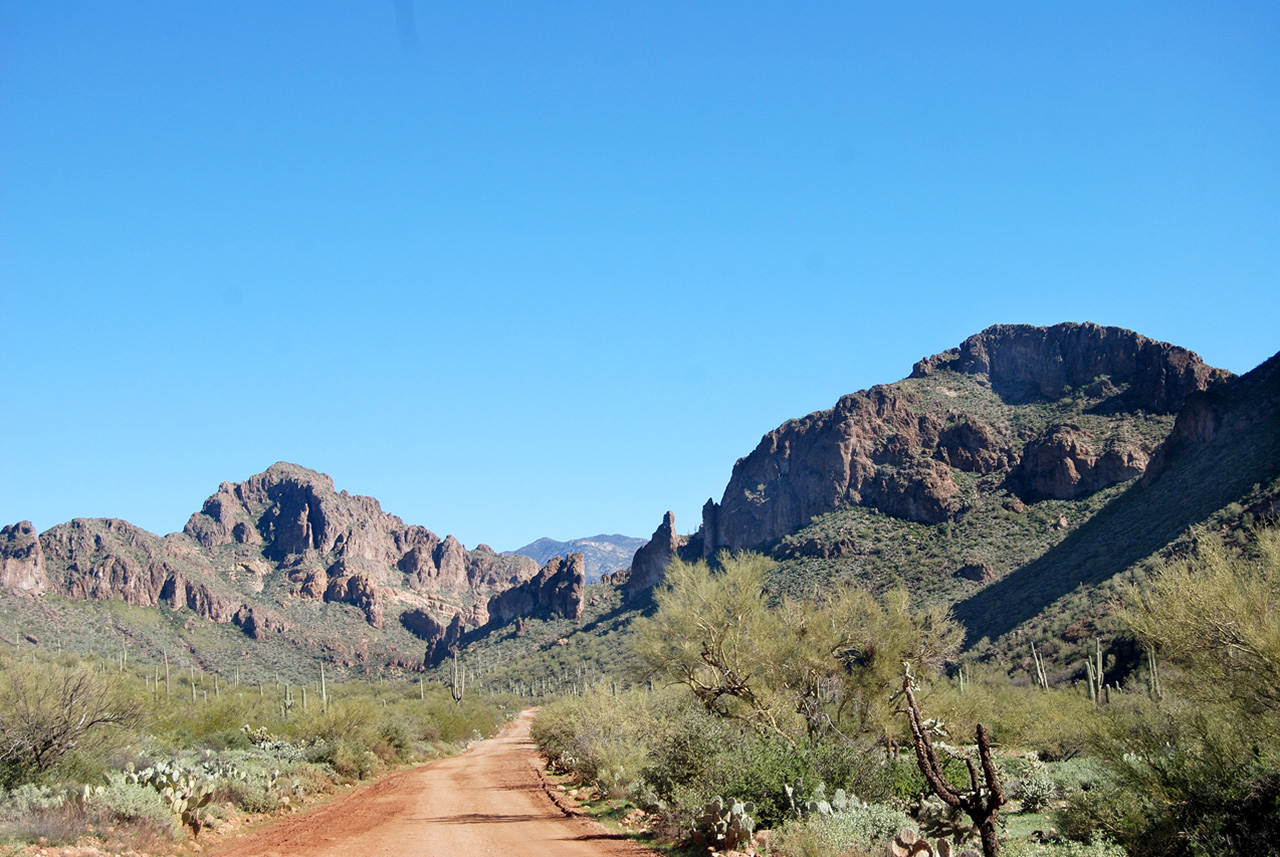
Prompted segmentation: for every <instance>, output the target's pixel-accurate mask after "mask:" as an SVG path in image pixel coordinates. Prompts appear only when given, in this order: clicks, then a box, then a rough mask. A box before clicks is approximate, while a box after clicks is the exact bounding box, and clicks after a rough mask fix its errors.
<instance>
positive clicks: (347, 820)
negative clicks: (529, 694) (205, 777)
mask: <svg viewBox="0 0 1280 857" xmlns="http://www.w3.org/2000/svg"><path fill="white" fill-rule="evenodd" d="M532 720H533V712H532V711H525V712H524V713H523V714H521V715H520V717H519V718H518V719H517V720H515V721H514V722H512V723H508V724H507V725H506V726H504V727H503V729H502V731H501V732H500V733H498V735H497V737H495V738H490V739H489V740H487V741H481V742H480V743H478V744H476V745H475V746H473V747H472V748H471V749H469V750H468V751H467V752H465V753H463V754H462V755H460V756H453V757H452V758H448V759H440V760H438V761H435V762H432V763H430V764H428V765H423V766H422V767H420V768H414V769H413V770H411V771H404V772H402V773H399V774H393V775H392V776H389V777H386V778H385V779H382V780H379V781H378V782H376V783H373V784H372V785H369V786H366V787H364V788H361V789H358V790H357V791H354V792H352V793H351V794H349V795H346V796H344V797H341V798H338V799H337V800H334V801H331V802H330V803H327V804H325V805H324V806H321V807H318V808H316V809H314V810H312V811H310V812H306V813H303V814H301V815H298V816H294V817H292V818H289V819H286V820H284V821H281V822H278V823H276V824H273V825H271V826H270V827H267V828H264V829H263V830H260V831H258V832H256V833H253V834H250V835H249V836H246V837H245V838H243V839H241V840H239V841H237V842H235V843H232V844H230V845H229V846H228V847H226V848H224V849H222V850H219V851H216V852H214V853H215V854H216V855H217V857H363V855H382V854H392V855H397V857H399V855H403V857H463V855H473V854H475V855H480V854H492V855H507V854H510V855H529V857H655V854H656V852H653V851H649V850H647V849H644V848H641V847H640V846H638V845H635V844H634V843H632V842H628V841H627V840H625V839H622V838H621V837H619V836H617V835H616V834H614V833H611V832H610V831H608V830H606V829H605V828H604V827H601V826H600V825H599V824H597V823H595V822H593V821H590V820H588V819H582V818H573V817H567V816H565V814H564V813H563V812H561V810H560V809H559V808H558V807H557V806H556V805H555V804H554V803H553V802H552V800H551V798H550V797H548V795H547V793H546V791H545V790H544V789H543V786H542V780H541V777H540V776H539V773H538V758H537V754H536V752H535V749H534V744H533V740H532V739H531V738H530V737H529V724H530V723H531V722H532Z"/></svg>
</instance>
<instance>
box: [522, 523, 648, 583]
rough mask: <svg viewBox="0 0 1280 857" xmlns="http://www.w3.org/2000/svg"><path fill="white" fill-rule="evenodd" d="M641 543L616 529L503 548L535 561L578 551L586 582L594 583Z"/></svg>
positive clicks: (621, 565) (622, 565) (619, 566)
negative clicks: (582, 562)
mask: <svg viewBox="0 0 1280 857" xmlns="http://www.w3.org/2000/svg"><path fill="white" fill-rule="evenodd" d="M644 543H645V539H637V538H635V537H633V536H623V535H619V534H617V533H614V534H613V535H611V536H606V535H604V534H601V535H598V536H591V537H590V538H585V539H569V541H567V542H558V541H556V540H555V539H549V538H541V539H538V540H537V541H535V542H530V543H529V544H527V545H525V546H524V547H519V548H516V549H515V550H513V551H505V553H508V554H518V555H520V556H527V557H529V558H530V559H532V560H533V561H534V562H536V563H538V564H539V565H544V564H546V562H547V561H548V560H550V559H552V558H554V557H558V556H568V555H569V554H571V553H580V554H582V555H583V557H585V558H586V564H587V565H586V573H587V582H588V583H597V582H599V580H600V578H601V576H602V575H605V574H609V573H611V572H615V571H618V570H620V569H624V568H627V567H628V566H629V565H631V558H632V557H633V556H635V552H636V550H637V549H638V548H639V547H640V546H641V545H642V544H644Z"/></svg>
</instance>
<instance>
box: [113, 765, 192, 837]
mask: <svg viewBox="0 0 1280 857" xmlns="http://www.w3.org/2000/svg"><path fill="white" fill-rule="evenodd" d="M124 781H125V782H127V783H135V784H138V785H144V786H150V787H151V788H153V789H155V790H156V791H158V792H159V793H160V796H161V797H162V798H164V800H165V803H167V804H168V806H169V811H170V812H172V813H173V814H174V815H176V816H178V818H180V819H182V823H183V824H185V825H186V826H187V827H190V828H191V832H192V834H193V835H195V836H199V835H200V829H201V828H202V827H204V818H203V816H202V815H201V813H200V810H202V809H204V808H205V807H206V806H208V805H209V802H210V801H212V800H213V785H212V783H210V782H209V781H208V780H207V779H205V778H203V777H201V778H199V779H197V777H196V776H195V774H194V773H192V772H191V771H187V770H183V769H182V768H181V767H179V766H178V765H177V764H174V763H170V762H157V763H156V764H155V765H153V766H152V767H150V768H145V769H144V770H142V771H133V770H131V769H130V770H126V771H125V774H124Z"/></svg>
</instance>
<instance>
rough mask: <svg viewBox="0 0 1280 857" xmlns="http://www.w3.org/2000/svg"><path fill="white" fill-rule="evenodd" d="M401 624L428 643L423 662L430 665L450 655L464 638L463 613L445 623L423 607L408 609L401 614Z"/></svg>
mask: <svg viewBox="0 0 1280 857" xmlns="http://www.w3.org/2000/svg"><path fill="white" fill-rule="evenodd" d="M400 624H402V625H404V627H405V628H406V629H407V630H408V631H409V632H410V633H412V634H413V635H414V636H416V637H417V638H418V639H420V640H422V641H424V642H425V643H426V644H427V650H426V654H425V655H424V656H423V664H424V665H425V666H428V667H432V666H435V665H436V664H438V663H440V662H441V661H442V660H444V659H445V657H447V656H448V654H449V652H450V651H451V650H452V649H453V648H455V647H456V646H457V645H458V644H459V642H460V641H461V640H462V633H463V629H464V625H463V622H462V616H461V615H457V614H455V615H454V617H453V618H452V619H450V620H449V622H448V623H444V622H441V621H440V620H438V619H436V617H435V616H432V615H431V614H430V613H429V612H427V611H426V610H422V609H413V610H406V611H405V612H404V613H402V614H401V615H400Z"/></svg>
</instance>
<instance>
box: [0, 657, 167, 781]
mask: <svg viewBox="0 0 1280 857" xmlns="http://www.w3.org/2000/svg"><path fill="white" fill-rule="evenodd" d="M143 713H144V708H143V706H142V703H141V701H140V700H139V699H138V698H137V697H136V696H135V695H134V694H133V693H132V690H131V688H130V687H129V685H128V684H127V683H126V682H122V681H117V680H116V679H115V677H114V676H109V675H104V674H102V673H100V672H98V671H96V670H94V669H92V668H91V667H90V666H89V665H88V664H86V663H84V662H81V661H79V660H74V659H69V660H67V661H66V662H60V661H45V662H41V661H21V662H16V661H15V662H11V663H8V664H7V665H6V666H5V668H4V669H2V670H0V786H9V787H12V786H16V785H21V784H22V783H27V782H35V781H37V780H39V779H41V778H44V777H46V776H48V775H49V773H50V772H51V771H52V769H53V768H54V766H56V765H57V764H58V763H59V762H60V761H61V760H62V759H63V758H64V757H65V756H67V755H68V754H70V753H73V752H75V751H77V750H78V749H81V748H82V746H83V745H85V744H86V743H88V738H89V736H90V735H93V736H94V737H95V738H96V737H97V735H98V734H100V733H102V732H105V731H107V730H109V729H111V728H112V727H115V728H123V729H132V728H134V727H137V726H139V725H141V723H142V721H143Z"/></svg>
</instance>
